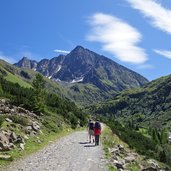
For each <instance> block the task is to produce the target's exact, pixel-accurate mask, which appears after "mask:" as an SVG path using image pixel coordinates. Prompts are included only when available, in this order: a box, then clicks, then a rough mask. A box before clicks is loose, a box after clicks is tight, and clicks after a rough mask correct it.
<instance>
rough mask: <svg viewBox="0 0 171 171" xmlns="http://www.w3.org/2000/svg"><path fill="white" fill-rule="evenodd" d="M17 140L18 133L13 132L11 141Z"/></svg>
mask: <svg viewBox="0 0 171 171" xmlns="http://www.w3.org/2000/svg"><path fill="white" fill-rule="evenodd" d="M16 140H17V135H16V134H15V132H12V133H11V135H10V142H14V141H16Z"/></svg>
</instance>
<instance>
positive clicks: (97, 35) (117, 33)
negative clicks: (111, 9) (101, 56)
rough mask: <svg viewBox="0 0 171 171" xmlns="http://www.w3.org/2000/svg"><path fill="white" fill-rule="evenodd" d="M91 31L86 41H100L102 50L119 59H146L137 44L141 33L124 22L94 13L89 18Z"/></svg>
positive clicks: (133, 61)
mask: <svg viewBox="0 0 171 171" xmlns="http://www.w3.org/2000/svg"><path fill="white" fill-rule="evenodd" d="M89 24H90V25H91V27H92V28H91V31H90V33H89V34H88V35H87V36H86V39H87V40H88V41H94V42H100V43H102V48H103V50H105V51H107V52H109V53H111V54H113V55H115V57H117V58H118V59H119V60H121V61H124V62H129V63H133V64H142V63H144V62H145V61H146V60H147V55H146V53H145V51H144V49H142V48H140V47H138V46H137V43H138V42H140V40H141V37H142V36H141V34H140V33H139V32H138V31H137V30H136V29H135V28H134V27H132V26H130V25H129V24H127V23H126V22H124V21H122V20H120V19H119V18H116V17H114V16H111V15H107V14H103V13H96V14H94V15H93V16H91V17H90V18H89Z"/></svg>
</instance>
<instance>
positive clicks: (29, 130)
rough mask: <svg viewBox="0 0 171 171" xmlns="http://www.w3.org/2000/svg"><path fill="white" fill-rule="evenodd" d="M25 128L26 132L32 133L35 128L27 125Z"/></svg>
mask: <svg viewBox="0 0 171 171" xmlns="http://www.w3.org/2000/svg"><path fill="white" fill-rule="evenodd" d="M24 129H25V133H26V134H30V133H31V132H32V130H33V129H32V126H26V127H25V128H24Z"/></svg>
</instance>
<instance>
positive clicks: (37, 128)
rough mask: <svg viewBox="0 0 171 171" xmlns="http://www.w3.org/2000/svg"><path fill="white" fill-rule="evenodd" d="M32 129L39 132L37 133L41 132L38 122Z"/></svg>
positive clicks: (34, 123)
mask: <svg viewBox="0 0 171 171" xmlns="http://www.w3.org/2000/svg"><path fill="white" fill-rule="evenodd" d="M32 128H33V130H34V131H36V132H37V131H39V129H40V126H39V125H38V124H37V123H36V122H33V123H32Z"/></svg>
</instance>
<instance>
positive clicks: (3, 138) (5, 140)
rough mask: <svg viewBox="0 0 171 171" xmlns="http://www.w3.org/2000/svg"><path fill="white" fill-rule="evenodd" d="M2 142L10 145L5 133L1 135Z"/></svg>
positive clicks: (0, 140)
mask: <svg viewBox="0 0 171 171" xmlns="http://www.w3.org/2000/svg"><path fill="white" fill-rule="evenodd" d="M0 142H4V143H9V140H8V138H7V137H6V136H5V135H4V134H3V133H0Z"/></svg>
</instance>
